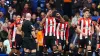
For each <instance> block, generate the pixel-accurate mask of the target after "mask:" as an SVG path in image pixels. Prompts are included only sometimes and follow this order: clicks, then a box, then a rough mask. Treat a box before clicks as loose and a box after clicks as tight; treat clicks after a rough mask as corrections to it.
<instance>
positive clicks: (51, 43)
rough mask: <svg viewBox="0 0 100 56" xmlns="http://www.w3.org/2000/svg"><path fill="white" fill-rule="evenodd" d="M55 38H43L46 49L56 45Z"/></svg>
mask: <svg viewBox="0 0 100 56" xmlns="http://www.w3.org/2000/svg"><path fill="white" fill-rule="evenodd" d="M55 41H56V37H55V36H45V37H44V42H45V45H46V47H47V48H49V47H50V48H52V46H54V45H56V43H55Z"/></svg>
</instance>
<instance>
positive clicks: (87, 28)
mask: <svg viewBox="0 0 100 56" xmlns="http://www.w3.org/2000/svg"><path fill="white" fill-rule="evenodd" d="M78 25H79V26H80V29H81V31H82V32H83V33H85V34H86V35H87V36H85V38H88V36H90V35H91V26H92V20H91V19H90V18H88V19H84V18H80V19H79V20H78ZM82 37H83V36H82V34H80V39H82Z"/></svg>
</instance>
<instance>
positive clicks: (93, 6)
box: [90, 3, 98, 16]
mask: <svg viewBox="0 0 100 56" xmlns="http://www.w3.org/2000/svg"><path fill="white" fill-rule="evenodd" d="M97 10H98V9H97V6H96V4H95V3H92V8H91V9H90V13H91V15H92V16H93V12H94V11H97Z"/></svg>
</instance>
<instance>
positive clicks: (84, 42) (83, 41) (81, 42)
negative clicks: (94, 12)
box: [79, 37, 91, 48]
mask: <svg viewBox="0 0 100 56" xmlns="http://www.w3.org/2000/svg"><path fill="white" fill-rule="evenodd" d="M89 41H90V42H91V40H90V37H88V38H85V37H83V39H81V40H80V39H79V47H80V48H84V47H85V46H88V45H90V43H89Z"/></svg>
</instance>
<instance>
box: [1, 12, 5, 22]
mask: <svg viewBox="0 0 100 56" xmlns="http://www.w3.org/2000/svg"><path fill="white" fill-rule="evenodd" d="M0 21H1V22H3V23H4V22H5V18H4V14H3V12H0Z"/></svg>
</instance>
